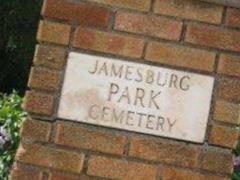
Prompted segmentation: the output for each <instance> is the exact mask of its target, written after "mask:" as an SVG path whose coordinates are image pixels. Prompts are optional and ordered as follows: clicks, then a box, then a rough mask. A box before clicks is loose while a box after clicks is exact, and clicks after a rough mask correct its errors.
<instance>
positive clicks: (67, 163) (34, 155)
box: [16, 144, 84, 173]
mask: <svg viewBox="0 0 240 180" xmlns="http://www.w3.org/2000/svg"><path fill="white" fill-rule="evenodd" d="M16 160H18V161H20V162H24V163H28V164H33V165H38V166H43V167H49V168H53V169H57V170H63V171H69V172H73V173H80V172H81V170H82V168H83V161H84V155H83V154H81V153H76V152H71V151H66V150H62V149H57V148H53V147H46V146H43V145H38V144H31V145H20V147H19V148H18V151H17V154H16Z"/></svg>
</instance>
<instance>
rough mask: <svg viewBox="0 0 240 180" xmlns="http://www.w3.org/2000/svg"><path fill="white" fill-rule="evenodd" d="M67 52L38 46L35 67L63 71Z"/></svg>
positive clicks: (59, 48)
mask: <svg viewBox="0 0 240 180" xmlns="http://www.w3.org/2000/svg"><path fill="white" fill-rule="evenodd" d="M66 56H67V51H66V49H65V48H62V47H53V46H46V45H37V46H36V51H35V55H34V65H41V66H45V67H50V68H53V69H58V70H60V69H62V68H63V66H64V65H65V62H66Z"/></svg>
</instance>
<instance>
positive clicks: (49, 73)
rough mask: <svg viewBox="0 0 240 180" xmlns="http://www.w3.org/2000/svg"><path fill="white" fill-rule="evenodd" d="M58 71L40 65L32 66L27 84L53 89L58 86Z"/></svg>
mask: <svg viewBox="0 0 240 180" xmlns="http://www.w3.org/2000/svg"><path fill="white" fill-rule="evenodd" d="M58 84H59V72H58V71H55V70H51V69H47V68H42V67H32V68H31V72H30V77H29V81H28V86H29V87H30V88H36V89H41V90H49V91H54V90H56V89H57V88H58Z"/></svg>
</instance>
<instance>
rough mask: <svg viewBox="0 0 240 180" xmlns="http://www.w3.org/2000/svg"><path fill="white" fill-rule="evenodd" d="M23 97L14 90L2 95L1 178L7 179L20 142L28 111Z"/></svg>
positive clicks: (0, 117) (0, 127)
mask: <svg viewBox="0 0 240 180" xmlns="http://www.w3.org/2000/svg"><path fill="white" fill-rule="evenodd" d="M21 104H22V98H21V97H20V96H18V94H17V93H16V92H15V91H14V92H13V93H12V94H10V95H9V96H7V95H0V133H1V137H0V138H1V140H0V179H1V180H5V179H7V176H8V173H9V169H10V167H11V165H12V163H13V160H14V156H15V153H16V150H17V147H18V144H19V129H20V125H21V122H22V119H23V118H24V116H26V113H25V112H23V110H22V109H21Z"/></svg>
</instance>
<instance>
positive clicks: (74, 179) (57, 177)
mask: <svg viewBox="0 0 240 180" xmlns="http://www.w3.org/2000/svg"><path fill="white" fill-rule="evenodd" d="M79 179H80V176H79V175H73V174H63V173H55V172H54V173H49V180H79Z"/></svg>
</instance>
